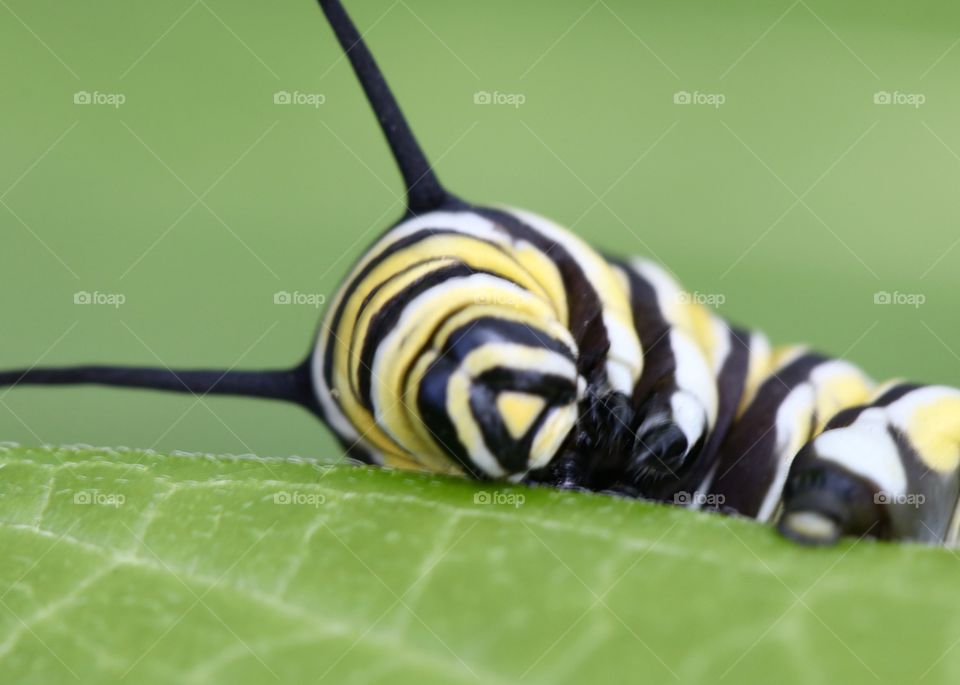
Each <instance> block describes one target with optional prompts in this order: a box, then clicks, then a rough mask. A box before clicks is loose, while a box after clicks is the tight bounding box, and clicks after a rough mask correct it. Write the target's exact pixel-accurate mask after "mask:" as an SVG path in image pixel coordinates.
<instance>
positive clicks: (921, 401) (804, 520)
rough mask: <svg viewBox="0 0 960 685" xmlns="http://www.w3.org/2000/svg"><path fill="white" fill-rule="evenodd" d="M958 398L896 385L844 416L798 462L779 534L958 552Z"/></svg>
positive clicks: (936, 389)
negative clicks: (896, 542)
mask: <svg viewBox="0 0 960 685" xmlns="http://www.w3.org/2000/svg"><path fill="white" fill-rule="evenodd" d="M958 465H960V391H958V390H957V389H955V388H947V387H943V386H917V385H911V384H897V385H894V386H893V387H890V388H889V389H887V390H886V391H885V392H883V393H882V394H880V395H879V396H878V397H876V399H874V400H873V401H872V402H871V403H870V404H865V405H862V406H858V407H856V408H853V409H850V410H848V411H845V412H841V413H840V414H838V415H837V416H836V417H835V418H834V419H833V420H832V421H831V422H830V423H829V424H828V425H827V426H826V429H825V430H824V431H823V432H822V433H821V434H820V435H818V436H817V437H816V438H814V439H813V440H812V441H811V442H809V443H808V444H807V445H806V446H804V448H803V449H802V450H801V451H800V453H799V454H798V455H797V457H796V459H795V460H794V461H793V464H792V465H791V469H790V475H789V478H788V479H787V483H786V488H785V490H784V493H783V513H782V516H781V517H780V521H779V528H780V531H781V532H782V533H783V534H785V535H786V536H788V537H790V538H793V539H795V540H798V541H801V542H808V543H818V544H828V543H831V542H834V541H835V540H837V539H838V538H839V537H840V536H843V535H850V536H862V535H870V536H873V537H879V538H884V539H901V540H919V541H923V542H931V543H940V544H943V543H945V544H949V545H955V544H956V542H957V528H958V525H960V517H958V516H957V499H958V490H960V474H958Z"/></svg>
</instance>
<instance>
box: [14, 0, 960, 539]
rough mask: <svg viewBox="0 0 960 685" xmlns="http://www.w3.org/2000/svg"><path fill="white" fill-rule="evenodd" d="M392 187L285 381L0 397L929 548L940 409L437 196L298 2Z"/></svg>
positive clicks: (370, 79) (393, 127) (954, 448)
mask: <svg viewBox="0 0 960 685" xmlns="http://www.w3.org/2000/svg"><path fill="white" fill-rule="evenodd" d="M320 5H321V7H322V9H323V11H324V12H325V14H326V16H327V18H328V20H329V23H330V25H331V27H332V28H333V31H334V33H335V34H336V37H337V39H338V40H339V42H340V44H341V46H342V48H343V50H344V51H345V53H346V55H347V57H348V59H349V61H350V63H351V65H352V67H353V69H354V71H355V73H356V75H357V77H358V79H359V81H360V83H361V85H362V87H363V90H364V91H365V93H366V96H367V98H368V100H369V102H370V105H371V107H372V108H373V110H374V112H375V114H376V116H377V119H378V121H379V124H380V126H381V128H382V129H383V132H384V135H385V137H386V139H387V142H388V144H389V146H390V148H391V150H392V153H393V156H394V158H395V160H396V163H397V165H398V167H399V169H400V172H401V175H402V177H403V179H404V183H405V187H406V197H407V209H406V213H405V214H404V216H403V217H401V219H400V220H399V221H398V222H397V223H396V224H394V225H393V226H392V227H390V228H388V229H387V230H386V232H385V233H384V234H383V235H382V236H381V237H380V238H379V239H378V240H377V241H376V242H375V243H374V244H373V245H372V246H371V247H370V248H369V249H368V250H367V251H366V252H365V253H364V255H363V256H362V257H361V258H360V260H359V261H358V263H357V264H356V265H355V266H354V268H353V270H352V271H351V273H350V274H349V275H348V276H347V278H346V279H345V281H344V283H343V285H342V286H341V288H340V290H339V292H338V293H337V295H336V297H334V298H333V300H332V302H331V303H330V306H329V308H328V310H327V312H326V314H325V316H324V320H323V322H322V323H321V326H320V328H319V332H318V334H317V337H316V341H315V344H314V346H313V349H312V350H311V352H310V354H309V355H308V357H307V359H306V360H305V361H304V362H303V363H301V364H299V365H297V366H296V367H295V368H293V369H282V370H267V371H234V370H228V371H221V370H184V371H172V370H169V369H156V368H131V367H115V366H81V367H69V368H49V369H38V368H31V369H21V370H11V371H6V372H2V373H0V385H7V386H14V385H18V384H78V383H98V384H104V385H113V386H127V387H141V388H153V389H162V390H170V391H176V392H192V393H201V392H202V393H211V394H230V395H241V396H252V397H264V398H272V399H278V400H284V401H288V402H293V403H296V404H298V405H301V406H303V407H305V408H307V409H308V410H310V411H312V412H313V413H315V414H316V415H317V416H318V417H319V418H320V419H321V420H323V421H324V422H325V423H326V424H327V425H328V426H329V427H330V428H331V429H332V431H333V432H334V433H335V434H336V435H337V436H338V438H339V439H340V441H341V442H342V443H343V445H344V447H345V448H346V450H347V452H348V454H350V455H351V456H352V457H354V458H355V459H357V460H359V461H363V462H366V463H370V464H382V465H387V466H393V467H398V468H410V469H421V470H427V471H432V472H439V473H448V474H459V475H463V476H466V477H470V478H475V479H508V480H511V481H515V482H523V483H529V484H540V485H547V486H553V487H560V488H580V489H586V490H593V491H604V492H613V493H619V494H622V495H626V496H630V497H643V498H649V499H655V500H663V501H668V502H669V501H672V502H675V503H679V504H685V505H687V506H692V507H702V506H707V507H711V508H716V509H723V510H725V511H728V512H736V513H739V514H742V515H746V516H751V517H754V518H757V519H759V520H761V521H765V522H776V523H777V525H778V527H779V530H780V531H781V532H782V533H783V534H785V535H787V536H788V537H790V538H793V539H795V540H798V541H800V542H806V543H821V544H822V543H830V542H833V541H835V540H837V539H838V538H839V537H840V536H843V535H870V536H874V537H878V538H885V539H917V540H925V541H930V542H940V543H953V542H955V540H956V538H957V526H958V521H960V518H958V517H957V516H956V509H957V501H958V491H960V475H958V465H960V390H956V389H952V388H947V387H941V386H918V385H912V384H907V383H889V384H885V385H882V386H879V387H878V386H876V385H875V384H874V383H873V381H871V380H870V379H869V378H868V377H867V376H866V375H865V374H864V373H863V372H862V371H860V370H859V369H857V368H856V367H855V366H853V365H852V364H850V363H848V362H846V361H843V360H837V359H831V358H829V357H825V356H822V355H820V354H817V353H814V352H811V351H809V350H807V349H805V348H803V347H795V346H794V347H785V348H777V349H773V348H771V346H770V344H769V342H768V341H767V339H766V338H765V337H764V336H763V334H761V333H759V332H754V331H748V330H744V329H741V328H738V327H735V326H733V325H731V324H729V323H728V322H726V321H724V320H722V319H721V318H720V317H718V316H717V315H716V314H714V313H713V312H712V311H711V310H709V309H707V308H706V307H704V306H703V305H701V304H699V303H697V302H695V301H691V299H690V298H689V297H687V296H686V295H685V293H684V291H683V290H682V289H681V288H680V286H679V285H678V284H677V283H676V282H675V280H674V279H673V277H672V276H671V275H670V274H669V273H668V272H667V271H666V270H665V269H663V268H662V267H660V266H658V265H656V264H654V263H652V262H649V261H646V260H643V259H633V260H624V259H619V258H613V257H608V256H604V255H601V254H600V253H598V252H597V251H596V250H594V249H593V248H592V247H590V246H589V245H588V244H587V243H586V242H584V241H583V240H581V239H580V238H579V237H577V236H575V235H574V234H572V233H571V232H569V231H567V230H566V229H564V228H562V227H561V226H558V225H557V224H555V223H553V222H551V221H549V220H548V219H545V218H543V217H540V216H538V215H535V214H531V213H529V212H526V211H522V210H517V209H510V208H491V207H479V206H474V205H472V204H470V203H469V202H467V201H465V200H463V199H461V198H459V197H457V196H456V195H454V194H452V193H450V192H449V191H447V190H446V189H445V188H444V187H443V186H442V185H441V183H440V182H439V179H438V178H437V176H436V175H435V173H434V171H433V169H432V167H431V166H430V164H429V163H428V161H427V159H426V157H425V155H424V153H423V151H422V150H421V149H420V147H419V145H418V143H417V142H416V140H415V138H414V136H413V133H412V131H411V130H410V128H409V126H408V124H407V122H406V121H405V119H404V117H403V115H402V113H401V111H400V108H399V106H398V104H397V102H396V100H395V99H394V97H393V95H392V93H391V91H390V90H389V88H388V87H387V84H386V82H385V80H384V78H383V76H382V74H381V72H380V70H379V68H378V67H377V64H376V63H375V61H374V59H373V57H372V55H371V54H370V52H369V50H368V49H367V47H366V45H365V43H364V42H363V40H362V38H361V36H360V34H359V32H358V31H357V29H356V27H355V26H354V25H353V23H352V22H351V20H350V19H349V17H348V16H347V14H346V12H345V10H344V8H343V6H342V5H341V3H340V2H339V1H338V0H320Z"/></svg>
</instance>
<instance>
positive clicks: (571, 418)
mask: <svg viewBox="0 0 960 685" xmlns="http://www.w3.org/2000/svg"><path fill="white" fill-rule="evenodd" d="M426 360H427V363H426V370H425V373H424V375H423V377H422V379H421V380H420V382H419V388H418V391H417V400H416V401H417V407H418V416H419V417H421V418H422V419H423V421H424V422H425V426H430V429H429V430H430V433H431V435H432V437H433V439H434V441H435V442H436V443H438V445H439V446H441V447H442V448H443V449H445V450H446V451H447V452H448V453H449V454H450V456H452V457H454V458H455V459H456V460H457V461H458V462H460V463H461V464H462V465H463V466H464V467H465V468H466V469H467V470H468V471H470V472H472V473H474V474H475V475H483V476H486V477H494V478H496V477H503V476H505V475H510V474H522V473H525V472H526V471H528V470H531V469H537V468H541V467H543V466H545V465H546V464H547V463H548V462H549V461H550V460H551V458H552V457H553V456H554V455H555V454H556V453H557V451H558V450H559V449H560V446H561V444H562V443H563V442H564V440H565V439H566V438H567V436H568V435H569V434H570V432H571V430H572V429H573V427H574V425H575V424H576V421H577V415H578V409H577V407H578V400H579V398H580V396H581V395H582V391H583V380H582V379H581V378H580V377H579V375H578V373H577V369H576V365H575V361H574V360H575V357H574V354H573V351H572V350H571V349H570V347H568V345H567V344H565V343H564V342H561V341H560V340H558V339H557V338H554V337H552V336H551V335H550V334H549V333H547V332H545V331H543V330H542V329H538V328H536V327H534V326H532V325H529V324H527V323H520V322H517V321H511V320H510V319H506V318H498V317H496V316H483V317H481V318H478V319H473V320H471V321H469V322H466V323H464V325H462V326H460V327H458V328H457V329H456V330H453V331H451V332H450V333H449V335H448V336H447V337H446V340H445V341H444V342H443V344H442V346H441V347H440V348H439V349H434V350H432V351H431V352H430V353H429V354H428V355H427V357H426Z"/></svg>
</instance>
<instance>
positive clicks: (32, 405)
mask: <svg viewBox="0 0 960 685" xmlns="http://www.w3.org/2000/svg"><path fill="white" fill-rule="evenodd" d="M348 6H349V9H350V10H351V12H352V13H353V15H354V18H355V20H356V22H357V23H358V25H359V26H360V27H361V28H362V30H365V31H366V35H367V38H368V40H369V41H370V44H371V47H372V48H373V50H374V52H375V54H376V55H377V57H378V59H379V61H380V63H381V65H382V66H384V68H385V71H386V72H387V76H388V78H389V79H390V81H391V83H392V85H393V87H394V89H395V91H396V92H397V94H398V97H399V99H400V101H401V103H402V105H403V106H404V108H405V110H406V112H407V114H408V116H409V118H410V119H411V121H412V123H413V125H414V128H415V129H416V131H417V132H418V134H419V136H420V138H421V141H422V142H423V144H424V146H425V147H426V149H427V150H428V152H429V154H430V156H431V158H432V159H433V160H434V161H435V162H436V163H437V167H438V170H439V173H440V174H441V177H442V178H443V179H444V180H445V181H446V183H447V184H448V185H449V186H450V187H451V188H452V189H454V190H455V191H457V192H458V193H460V194H461V195H463V196H465V197H467V198H468V199H471V200H473V201H477V202H485V203H505V204H511V205H517V206H522V207H525V208H529V209H532V210H535V211H537V212H539V213H542V214H545V215H547V216H550V217H552V218H554V219H555V220H557V221H559V222H560V223H563V224H566V225H568V226H574V227H575V230H576V231H577V232H578V233H579V234H580V235H582V236H583V237H585V238H587V239H588V240H590V241H592V242H593V243H595V244H596V245H598V246H600V247H601V248H603V249H604V250H608V251H611V252H617V253H624V254H642V255H649V256H652V257H654V258H656V259H658V260H660V261H662V262H664V263H665V264H667V265H669V267H670V268H671V269H672V270H673V271H674V272H675V273H676V274H677V275H678V276H679V277H680V278H681V279H682V281H683V282H684V283H685V284H686V286H687V287H688V288H690V289H691V290H695V291H697V292H699V293H702V294H711V295H715V296H716V295H720V296H722V297H721V298H719V299H722V300H723V303H722V306H720V307H719V310H720V312H721V313H722V314H724V315H726V316H729V317H731V318H733V319H735V320H736V321H738V322H742V323H746V324H749V325H751V326H756V327H761V328H763V329H765V330H766V331H767V332H768V333H769V335H770V336H771V337H772V338H773V339H774V340H776V341H780V342H787V341H809V342H810V343H811V344H812V345H814V346H816V347H818V348H821V349H823V350H826V351H829V352H832V353H834V354H837V355H842V356H845V357H848V358H851V359H853V360H856V361H858V362H860V363H861V364H862V365H863V366H864V367H865V368H866V369H867V370H868V371H869V372H870V373H871V374H873V375H875V376H876V377H878V378H882V377H888V376H894V375H896V376H909V377H913V378H917V379H921V380H925V381H937V382H943V383H951V384H958V383H960V357H958V353H957V350H960V323H958V320H957V315H956V306H955V303H956V301H957V299H958V298H957V294H956V293H955V290H954V288H955V284H956V283H957V278H956V271H957V268H958V266H960V249H956V244H957V241H958V240H960V224H958V218H960V198H958V192H957V189H958V181H960V157H958V153H960V128H958V126H957V122H958V121H960V89H957V87H956V86H957V70H958V68H960V47H958V40H960V39H958V35H960V8H958V7H957V6H956V5H955V4H953V3H948V2H919V3H910V4H902V3H899V2H893V1H887V0H884V1H883V2H876V1H874V2H869V3H867V2H862V3H849V4H844V5H843V6H837V4H836V3H830V2H824V1H822V0H818V1H809V2H803V1H798V2H794V3H792V4H791V2H790V1H789V0H781V1H779V2H740V1H738V2H728V3H722V4H720V3H714V2H706V1H701V2H687V3H682V4H681V3H658V4H644V5H640V4H638V3H634V2H628V1H627V0H603V1H602V2H593V3H590V2H564V1H560V0H552V1H551V2H545V1H537V2H524V3H517V2H508V1H507V0H492V1H490V2H485V3H472V2H450V1H449V0H448V1H446V2H440V1H439V0H403V1H402V2H394V1H393V0H367V1H365V2H359V1H354V2H349V3H348ZM0 16H3V20H2V21H0V57H2V59H0V64H2V65H3V66H2V72H3V78H2V83H3V88H2V93H3V107H2V109H0V130H2V131H3V135H2V136H0V200H2V204H0V232H2V236H3V242H2V255H3V268H2V271H0V286H2V287H0V291H2V293H3V296H2V299H0V320H2V326H0V366H2V367H15V366H29V365H33V364H45V365H50V364H67V363H80V362H102V363H107V362H116V363H127V364H158V363H163V364H166V365H169V366H171V367H187V366H211V367H226V366H234V365H236V366H237V367H238V368H256V367H263V366H281V365H287V364H292V363H294V362H296V361H299V360H300V359H301V358H302V357H303V356H304V355H305V354H306V351H307V349H308V347H309V345H310V344H311V339H312V336H313V334H314V329H315V326H316V323H317V320H318V318H319V315H320V311H318V310H317V309H316V308H314V307H311V306H293V305H291V306H282V305H275V304H274V293H276V292H279V291H289V292H294V291H296V292H301V293H319V294H324V295H326V296H327V297H330V296H332V294H333V292H334V291H335V288H336V286H337V284H338V282H339V280H340V279H341V278H342V277H343V275H344V274H345V272H346V271H347V269H348V268H349V266H350V264H351V262H352V261H353V260H354V259H355V258H356V257H357V256H359V255H360V253H361V252H362V251H363V249H364V247H365V246H366V245H367V244H368V243H369V242H370V241H371V240H372V239H373V238H374V237H375V236H376V234H377V233H378V232H379V231H380V230H382V229H383V228H385V227H386V226H387V225H388V224H389V223H390V222H391V221H392V220H393V219H395V218H396V217H397V216H398V215H399V213H400V211H401V202H400V199H399V196H400V195H401V187H400V185H399V177H398V174H397V173H396V171H395V169H394V167H393V164H392V162H391V160H390V158H389V155H388V151H387V148H386V146H385V144H384V142H383V140H382V139H381V136H380V133H379V131H378V129H377V128H376V124H375V121H374V119H373V117H372V115H371V113H370V112H369V111H368V109H367V106H366V103H365V101H364V99H363V97H362V95H361V93H360V91H359V88H358V86H357V84H356V83H355V81H354V79H353V76H352V72H351V71H350V69H349V66H348V64H347V63H346V62H345V61H344V60H343V59H341V56H340V52H339V49H338V48H337V46H336V44H335V42H334V39H333V36H332V34H331V33H330V31H329V30H328V28H327V27H326V26H325V23H324V21H323V19H322V17H321V15H320V12H319V10H318V9H317V8H316V6H315V4H314V3H313V2H310V1H308V0H297V1H296V2H293V1H291V0H284V1H283V2H271V3H256V2H225V1H224V0H204V1H200V0H197V1H192V0H182V1H177V2H169V3H147V2H143V1H142V0H124V1H123V2H119V1H115V2H95V3H67V4H64V3H54V2H50V1H49V0H42V1H41V0H4V1H3V2H2V3H0ZM280 91H287V92H291V93H294V92H299V93H304V94H319V95H322V96H323V104H322V105H319V106H316V107H314V106H309V105H297V104H290V105H278V104H275V103H274V94H275V93H277V92H280ZM79 92H87V93H91V94H93V93H98V94H101V95H102V94H120V95H122V96H123V98H124V102H123V104H122V105H120V106H119V107H114V106H110V105H109V104H96V103H92V104H75V102H74V100H75V94H76V93H79ZM478 92H489V93H499V94H506V95H522V99H523V100H524V102H523V104H522V105H520V106H519V107H514V106H509V105H505V104H501V105H498V104H490V105H480V104H475V94H476V93H478ZM679 92H689V93H691V94H693V93H698V94H713V95H716V94H719V95H722V96H723V100H724V102H723V104H722V105H721V106H719V107H712V106H709V105H698V104H689V105H682V104H675V102H674V100H675V94H677V93H679ZM882 92H888V93H891V94H893V93H897V94H899V95H898V96H893V95H892V96H891V99H893V100H898V99H899V100H910V101H913V102H916V101H917V100H918V99H922V100H923V103H922V105H920V106H911V105H909V104H896V102H894V103H893V104H886V105H885V104H876V103H875V95H876V94H877V93H882ZM905 94H906V95H905ZM917 95H919V96H922V97H921V98H917V97H916V96H917ZM911 96H912V97H911ZM91 99H94V100H96V99H98V96H91ZM107 99H110V98H107ZM501 99H502V98H501ZM506 99H511V98H506ZM512 99H513V100H516V99H517V98H512ZM713 99H716V98H713ZM881 99H882V97H881ZM198 198H199V200H198ZM78 292H91V293H93V292H98V293H105V294H122V295H123V296H124V298H125V303H124V304H123V305H122V306H121V307H119V308H114V307H110V306H94V305H86V306H84V305H76V304H74V295H75V293H78ZM877 292H890V293H894V292H898V293H901V294H909V295H922V299H923V300H924V302H923V304H922V305H921V306H919V307H915V306H910V305H907V304H900V305H898V304H890V305H877V304H875V303H874V295H875V293H877ZM714 299H715V300H716V299H718V298H716V297H715V298H714ZM913 299H914V300H916V299H917V298H913ZM0 439H2V440H12V441H18V442H22V443H27V444H39V443H43V442H46V443H86V444H93V445H129V446H138V447H153V448H157V449H162V450H176V449H181V450H200V451H210V452H233V453H238V452H253V453H258V454H262V455H291V454H298V455H303V456H321V455H323V456H329V455H330V454H331V452H334V451H337V452H338V451H339V450H337V448H336V446H335V443H334V441H333V440H332V439H331V437H330V436H329V435H328V434H327V432H326V431H325V430H324V429H323V427H322V426H320V425H319V424H318V423H317V422H316V421H315V420H314V419H312V418H311V417H310V416H308V415H307V414H306V413H304V412H302V411H300V410H298V409H296V408H291V407H287V406H284V405H275V404H271V403H267V402H257V401H252V400H238V399H219V398H218V399H206V400H204V401H202V402H197V401H195V400H194V399H193V398H190V397H189V396H178V395H169V396H164V395H161V394H151V393H147V392H130V391H122V390H113V391H111V390H103V389H93V388H74V389H29V388H17V389H15V390H13V391H11V392H8V393H7V392H3V391H0Z"/></svg>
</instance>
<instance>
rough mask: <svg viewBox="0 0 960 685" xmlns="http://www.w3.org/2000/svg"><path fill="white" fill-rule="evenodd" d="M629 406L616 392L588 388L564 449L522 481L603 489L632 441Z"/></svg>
mask: <svg viewBox="0 0 960 685" xmlns="http://www.w3.org/2000/svg"><path fill="white" fill-rule="evenodd" d="M632 423H633V408H632V407H631V402H630V398H628V397H627V396H626V395H624V394H623V393H618V392H602V393H601V392H594V391H591V390H588V392H587V397H586V398H585V399H584V400H583V401H582V402H581V403H580V419H579V420H578V422H577V427H576V429H575V430H574V434H573V435H571V436H570V439H569V440H568V441H567V445H565V446H564V449H562V450H561V451H560V453H558V454H557V456H556V457H554V458H553V459H552V460H551V462H550V464H549V465H548V466H547V467H545V468H543V469H539V470H538V471H533V472H531V473H530V474H528V475H527V477H526V478H525V479H524V482H527V483H531V484H533V483H536V484H542V485H549V486H551V487H557V488H563V489H581V490H592V491H596V490H606V489H609V488H610V486H611V484H612V483H613V482H614V481H615V480H616V479H617V478H618V477H619V474H620V473H621V472H622V468H623V455H624V454H625V453H626V452H627V451H628V450H629V449H630V446H631V445H632V443H633V432H632V430H631V429H630V426H631V424H632Z"/></svg>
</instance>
